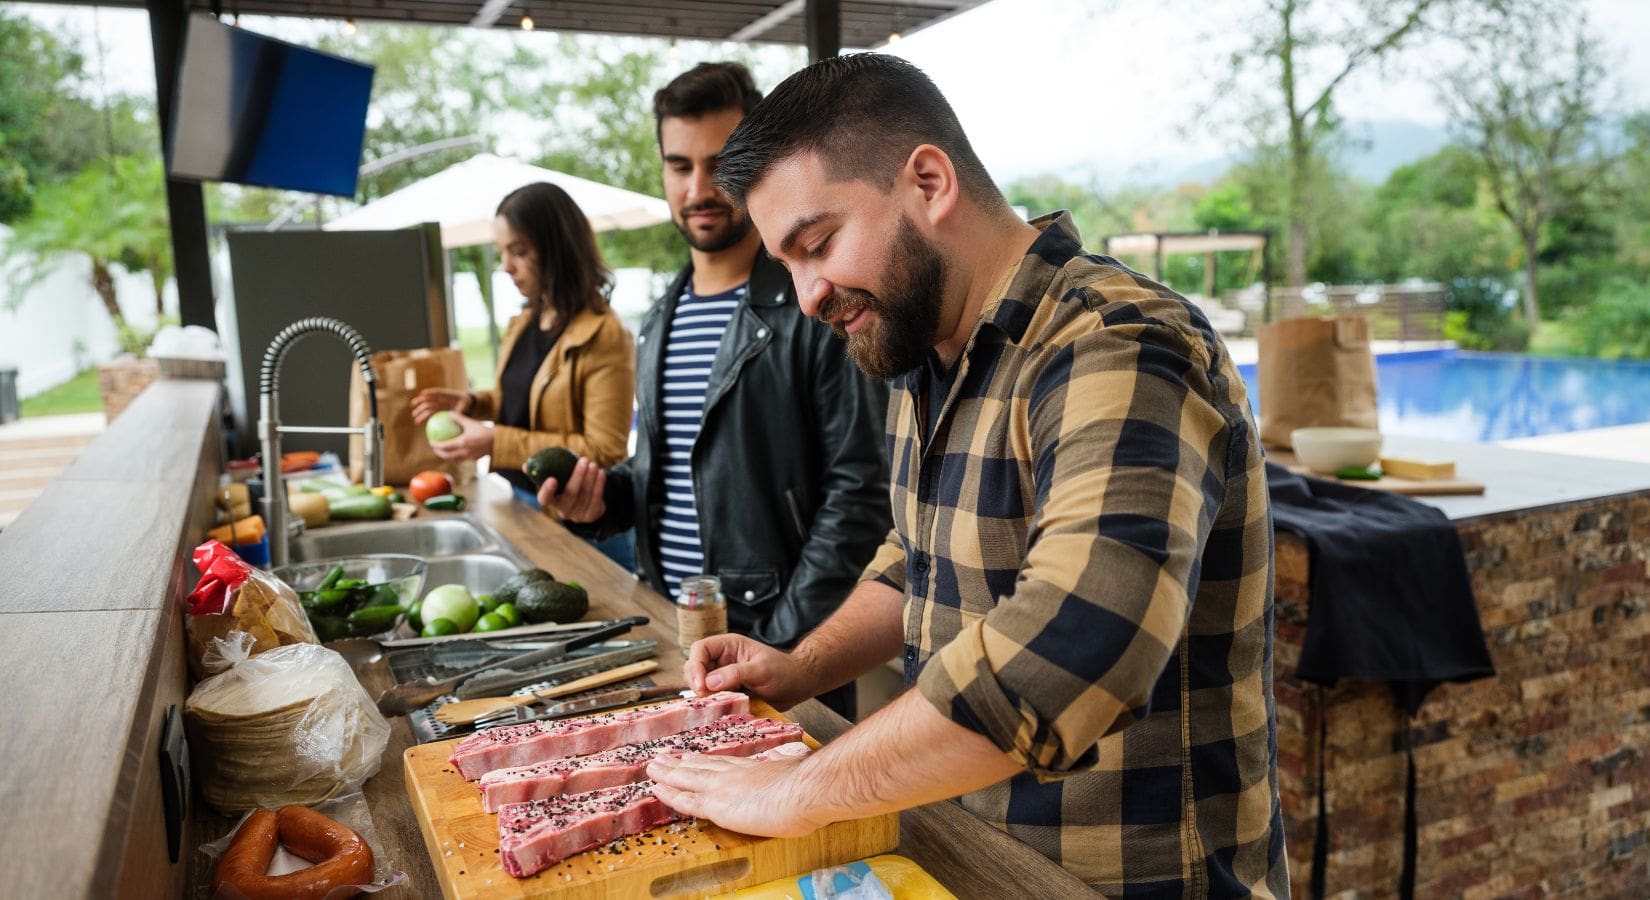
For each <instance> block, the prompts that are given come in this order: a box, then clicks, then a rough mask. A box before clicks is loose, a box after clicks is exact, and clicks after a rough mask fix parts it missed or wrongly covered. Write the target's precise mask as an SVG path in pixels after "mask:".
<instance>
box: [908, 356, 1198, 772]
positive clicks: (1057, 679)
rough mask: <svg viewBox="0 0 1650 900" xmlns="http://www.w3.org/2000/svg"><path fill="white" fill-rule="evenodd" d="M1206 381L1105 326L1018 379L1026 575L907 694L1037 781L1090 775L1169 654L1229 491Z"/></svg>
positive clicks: (1143, 709) (1176, 359) (1193, 368)
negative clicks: (1107, 739)
mask: <svg viewBox="0 0 1650 900" xmlns="http://www.w3.org/2000/svg"><path fill="white" fill-rule="evenodd" d="M1208 369H1209V366H1208V362H1207V358H1206V356H1205V354H1204V352H1203V350H1202V347H1201V345H1199V344H1197V343H1195V342H1194V341H1192V340H1188V339H1187V337H1185V336H1183V335H1182V333H1181V332H1179V331H1178V330H1175V329H1172V328H1169V327H1167V326H1162V325H1153V324H1136V325H1129V326H1119V327H1111V328H1105V329H1101V330H1099V331H1096V332H1094V333H1091V334H1088V335H1084V336H1082V337H1080V338H1078V339H1077V340H1075V341H1073V342H1071V343H1070V344H1067V345H1066V346H1064V347H1062V348H1059V349H1057V350H1050V351H1048V353H1047V356H1046V358H1044V359H1042V360H1040V361H1038V364H1037V365H1036V366H1034V367H1032V366H1028V368H1027V373H1028V374H1027V378H1028V379H1030V381H1029V384H1027V385H1026V389H1025V391H1024V399H1025V402H1026V404H1027V405H1026V409H1027V414H1026V418H1025V420H1024V422H1023V427H1024V433H1023V434H1022V437H1021V441H1020V443H1021V444H1022V445H1023V448H1024V449H1023V451H1022V452H1025V453H1028V457H1029V458H1028V460H1027V461H1028V462H1029V464H1030V465H1031V466H1032V467H1033V470H1034V471H1033V479H1032V480H1033V483H1034V485H1035V490H1036V503H1035V506H1034V508H1033V512H1032V521H1031V528H1030V533H1029V535H1028V537H1027V543H1028V554H1027V558H1026V564H1025V566H1024V568H1023V569H1022V571H1021V573H1020V576H1019V579H1018V581H1017V582H1016V585H1015V589H1014V593H1013V594H1012V595H1011V596H1007V597H1002V598H999V602H998V603H997V604H996V606H995V607H994V608H993V609H992V610H991V611H990V612H989V613H987V614H986V615H985V616H983V617H982V618H980V619H978V620H976V621H974V622H972V623H970V624H968V625H967V626H966V627H964V629H963V630H962V632H961V633H960V634H959V635H958V636H957V637H956V639H954V640H953V641H951V642H950V643H949V644H947V645H946V646H944V647H943V648H941V649H940V650H939V651H938V652H936V653H935V655H934V656H933V657H932V658H931V659H930V660H929V661H928V662H927V664H926V666H925V667H924V668H923V671H922V673H921V675H920V676H919V678H918V687H919V689H920V690H921V691H922V693H923V695H924V696H925V697H927V698H928V700H929V701H930V702H931V703H933V704H934V706H935V707H936V708H938V709H939V710H940V711H941V712H942V713H944V714H945V715H947V716H949V717H951V718H952V719H953V720H955V721H957V722H958V723H959V724H962V725H964V726H965V727H967V728H969V729H971V730H974V731H976V732H979V733H980V734H983V735H985V736H986V737H988V738H990V739H991V740H992V742H994V743H995V744H996V745H997V746H998V747H1000V748H1002V750H1003V751H1004V752H1005V753H1007V754H1008V755H1009V756H1010V757H1012V758H1013V759H1015V760H1016V761H1017V762H1019V763H1020V764H1021V765H1023V766H1025V767H1026V768H1027V769H1028V770H1030V771H1032V772H1034V773H1036V774H1037V775H1038V776H1039V777H1042V778H1060V777H1064V776H1067V775H1072V774H1075V773H1077V772H1080V771H1084V770H1087V769H1090V768H1093V767H1094V766H1096V765H1097V764H1098V762H1099V759H1098V750H1097V746H1096V745H1097V743H1098V742H1099V741H1100V739H1101V738H1102V737H1104V736H1106V735H1108V734H1110V733H1113V732H1115V731H1117V730H1119V729H1121V728H1123V727H1125V726H1126V725H1128V724H1129V723H1130V722H1132V721H1134V720H1135V719H1137V718H1140V717H1142V716H1144V715H1145V714H1146V713H1147V712H1148V711H1149V709H1150V703H1151V696H1152V691H1153V687H1154V685H1156V684H1157V682H1158V678H1159V676H1160V675H1161V674H1162V673H1163V670H1164V667H1165V665H1166V664H1167V663H1168V661H1169V659H1170V658H1171V656H1172V654H1173V653H1174V652H1175V650H1176V648H1177V646H1178V645H1179V644H1180V642H1181V637H1182V634H1183V632H1184V630H1185V622H1186V619H1187V616H1188V613H1189V611H1190V605H1191V600H1190V598H1191V596H1192V594H1193V593H1195V591H1196V584H1197V574H1198V562H1199V558H1200V556H1201V554H1202V549H1203V547H1204V545H1205V543H1206V541H1207V539H1208V535H1209V531H1210V527H1211V524H1212V518H1213V513H1214V510H1215V509H1216V508H1218V506H1219V503H1220V500H1221V494H1222V492H1223V490H1224V477H1223V475H1224V471H1225V470H1224V464H1225V457H1226V444H1227V438H1228V429H1227V425H1226V422H1225V420H1224V418H1223V417H1222V416H1221V414H1220V412H1219V411H1218V410H1217V409H1215V408H1214V407H1213V406H1212V405H1211V404H1210V402H1209V401H1208V400H1207V399H1206V398H1207V397H1208V396H1210V388H1209V385H1208V380H1207V372H1208ZM1022 384H1026V382H1024V381H1023V382H1022ZM959 514H965V513H962V512H961V511H959ZM878 558H879V559H881V558H882V554H879V555H878Z"/></svg>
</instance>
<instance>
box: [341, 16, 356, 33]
mask: <svg viewBox="0 0 1650 900" xmlns="http://www.w3.org/2000/svg"><path fill="white" fill-rule="evenodd" d="M344 33H345V34H348V35H353V34H355V20H354V19H345V20H344Z"/></svg>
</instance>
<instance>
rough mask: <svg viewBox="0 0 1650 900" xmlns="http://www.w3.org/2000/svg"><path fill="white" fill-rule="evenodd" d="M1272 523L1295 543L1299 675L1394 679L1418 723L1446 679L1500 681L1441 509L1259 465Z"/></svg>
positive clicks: (1330, 679) (1320, 680) (1457, 542)
mask: <svg viewBox="0 0 1650 900" xmlns="http://www.w3.org/2000/svg"><path fill="white" fill-rule="evenodd" d="M1266 480H1267V487H1268V489H1269V490H1270V493H1271V498H1272V521H1273V524H1274V525H1275V527H1277V528H1278V529H1281V530H1283V531H1289V532H1292V533H1294V534H1298V535H1300V536H1301V538H1302V539H1303V540H1305V541H1306V546H1307V553H1308V556H1309V559H1310V561H1311V573H1312V574H1311V584H1310V585H1309V586H1308V588H1309V590H1310V592H1311V607H1310V610H1309V612H1308V614H1307V623H1306V638H1305V640H1304V641H1303V642H1302V646H1301V659H1300V664H1299V665H1298V666H1296V667H1295V675H1296V676H1297V677H1299V678H1300V679H1301V680H1303V681H1309V682H1312V683H1314V684H1323V685H1333V684H1334V683H1335V681H1336V679H1338V678H1368V679H1373V680H1377V681H1387V682H1391V683H1392V685H1393V688H1394V689H1395V690H1396V691H1397V694H1398V698H1399V702H1400V703H1402V704H1403V705H1404V707H1405V712H1408V713H1409V714H1410V715H1412V716H1413V715H1414V714H1415V713H1416V711H1417V710H1419V709H1420V707H1421V704H1422V702H1424V701H1425V700H1426V696H1427V694H1428V693H1430V692H1431V690H1432V689H1433V688H1434V687H1436V686H1437V685H1439V684H1441V683H1443V682H1446V681H1472V680H1474V679H1478V678H1484V677H1487V676H1490V675H1494V674H1495V667H1494V665H1493V664H1491V662H1490V651H1489V647H1487V646H1486V645H1485V643H1484V629H1483V626H1482V625H1480V624H1479V621H1478V603H1477V601H1476V600H1475V599H1474V597H1473V594H1472V578H1471V576H1470V575H1469V574H1468V573H1467V561H1466V557H1465V555H1464V554H1463V552H1462V550H1461V536H1460V534H1459V533H1457V532H1456V530H1455V525H1454V524H1453V523H1451V522H1450V520H1449V519H1448V518H1447V517H1446V516H1445V515H1444V514H1443V513H1442V512H1440V511H1439V510H1438V509H1437V508H1436V507H1432V506H1428V505H1426V504H1424V503H1419V502H1416V501H1414V500H1411V499H1410V498H1408V497H1403V496H1400V495H1398V494H1392V493H1388V492H1386V491H1377V490H1371V489H1368V488H1361V487H1352V486H1350V485H1346V484H1341V483H1339V482H1335V481H1326V480H1324V479H1320V478H1306V477H1303V476H1300V475H1296V474H1295V473H1293V472H1290V471H1289V470H1288V469H1285V468H1284V467H1282V466H1280V465H1278V464H1276V463H1267V464H1266Z"/></svg>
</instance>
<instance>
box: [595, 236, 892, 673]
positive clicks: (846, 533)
mask: <svg viewBox="0 0 1650 900" xmlns="http://www.w3.org/2000/svg"><path fill="white" fill-rule="evenodd" d="M692 274H693V270H692V266H691V265H690V266H688V267H687V268H685V269H683V270H682V272H681V274H679V275H678V276H677V278H676V280H675V282H674V283H672V284H671V286H670V290H668V291H667V292H665V295H664V297H663V298H662V299H660V300H659V302H658V303H655V304H654V305H653V308H652V309H651V310H649V311H648V314H647V317H646V318H645V319H644V320H643V321H642V326H641V334H639V335H638V336H637V354H636V400H637V407H638V419H637V423H636V429H637V435H636V454H635V455H634V456H632V457H631V458H630V459H628V460H626V461H624V462H622V463H619V464H618V465H617V466H614V467H613V468H612V469H610V470H609V471H608V478H607V488H606V491H605V495H604V498H603V499H604V500H605V501H606V504H607V512H606V514H605V515H604V516H603V518H602V519H601V520H600V521H599V522H597V523H595V526H596V528H595V530H596V531H597V532H598V533H599V534H602V535H604V536H605V535H611V534H615V533H617V532H620V531H624V530H625V529H627V528H631V527H634V528H635V529H636V565H637V568H638V569H639V570H640V572H639V574H640V575H641V577H642V578H644V579H645V580H646V581H647V582H648V583H649V584H650V585H652V587H653V588H654V590H658V591H663V590H664V579H663V577H662V575H661V568H660V563H659V548H658V546H657V543H656V537H657V529H658V527H659V520H660V518H661V516H662V514H663V510H664V481H663V477H664V476H663V466H662V463H661V462H660V457H661V455H662V453H663V447H664V435H663V433H662V432H661V430H660V418H661V412H660V406H659V380H660V377H661V373H662V370H663V368H664V353H665V344H666V338H667V336H668V335H669V332H670V322H671V319H672V317H673V316H674V315H675V312H676V302H677V298H679V297H680V296H681V294H682V288H683V286H684V285H685V284H686V283H687V279H688V278H690V277H691V276H692ZM887 407H888V388H887V385H885V384H884V383H882V382H880V381H876V380H873V379H871V378H868V377H866V376H865V375H863V374H861V373H860V371H859V370H858V369H857V368H855V367H854V364H853V363H852V362H851V361H850V360H849V359H848V357H847V353H846V352H845V349H844V347H843V344H842V342H841V341H840V340H838V339H837V338H836V336H835V335H833V334H832V333H831V330H830V329H829V328H828V327H826V326H825V325H823V324H821V323H819V322H816V321H814V320H812V319H809V318H807V317H806V316H804V315H802V311H801V309H800V308H799V307H798V306H797V303H796V294H795V289H794V288H793V286H792V284H791V278H790V275H789V273H787V272H786V271H785V270H784V268H782V267H781V266H780V265H779V264H778V263H775V262H774V261H773V260H772V259H771V258H769V257H768V255H767V254H766V253H764V252H758V254H757V257H756V263H755V265H754V267H753V269H752V271H751V282H750V291H749V292H748V296H747V297H746V300H745V303H744V304H743V305H742V306H740V307H739V309H738V310H736V311H735V312H734V315H733V318H732V319H731V320H729V322H728V328H727V332H726V333H725V334H724V335H723V337H722V343H721V346H720V347H719V348H718V349H717V351H716V360H715V362H714V363H712V366H711V373H710V379H709V387H708V389H707V391H706V395H705V417H704V424H703V426H702V428H701V430H700V432H699V437H698V440H697V441H696V442H695V443H694V446H693V496H694V503H695V506H696V508H697V510H698V513H699V535H700V541H701V544H702V546H703V549H704V553H705V570H706V572H707V573H709V574H715V575H717V576H720V577H721V579H722V592H723V593H724V594H725V595H726V596H727V598H728V624H729V627H730V629H731V630H733V631H735V632H737V633H740V634H748V635H751V636H752V637H755V638H757V639H759V640H761V641H764V642H766V643H769V644H773V645H775V646H780V647H789V646H791V645H793V644H795V643H796V642H797V641H798V640H800V639H801V638H802V636H803V635H805V634H807V633H808V632H809V631H810V630H812V629H813V628H814V627H815V626H817V625H818V624H819V623H820V622H822V621H824V620H825V618H826V617H827V616H829V615H830V614H831V613H832V612H835V611H836V608H837V607H838V606H840V605H841V603H842V600H843V599H844V598H845V597H847V596H848V592H849V591H851V590H852V589H853V587H854V585H855V583H856V582H857V581H858V580H859V575H860V572H861V570H862V569H863V568H864V566H865V564H866V563H867V562H869V561H870V558H871V555H872V554H873V553H874V552H876V549H877V547H878V546H879V545H880V544H881V543H882V541H883V539H884V537H886V535H887V533H888V529H889V527H890V525H891V518H890V514H889V508H888V502H889V501H888V466H887V463H886V459H885V456H884V447H883V444H884V442H885V437H884V433H883V428H884V420H885V418H886V415H887Z"/></svg>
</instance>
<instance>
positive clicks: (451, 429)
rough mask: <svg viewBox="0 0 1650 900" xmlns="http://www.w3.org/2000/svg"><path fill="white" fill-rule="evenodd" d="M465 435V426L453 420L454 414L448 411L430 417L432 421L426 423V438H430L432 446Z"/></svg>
mask: <svg viewBox="0 0 1650 900" xmlns="http://www.w3.org/2000/svg"><path fill="white" fill-rule="evenodd" d="M463 433H464V428H463V426H461V425H459V424H458V420H457V419H455V418H453V414H452V413H450V412H447V411H446V410H442V411H440V412H438V413H436V414H435V415H433V416H430V420H429V421H428V422H425V423H424V436H425V437H427V438H429V439H430V443H432V444H439V443H441V442H442V441H450V440H452V439H453V438H455V437H458V436H459V435H461V434H463Z"/></svg>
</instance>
